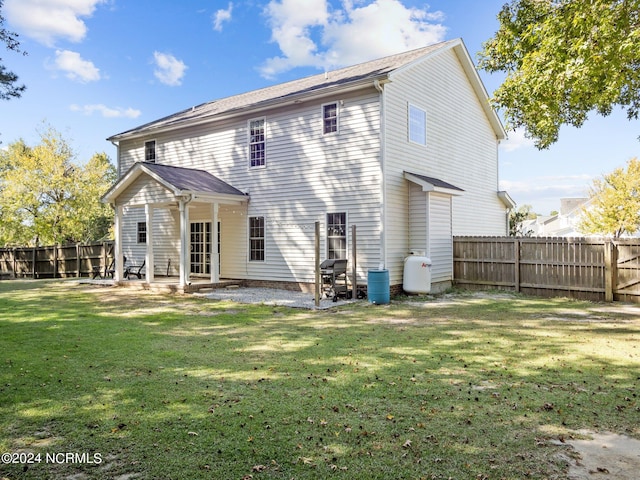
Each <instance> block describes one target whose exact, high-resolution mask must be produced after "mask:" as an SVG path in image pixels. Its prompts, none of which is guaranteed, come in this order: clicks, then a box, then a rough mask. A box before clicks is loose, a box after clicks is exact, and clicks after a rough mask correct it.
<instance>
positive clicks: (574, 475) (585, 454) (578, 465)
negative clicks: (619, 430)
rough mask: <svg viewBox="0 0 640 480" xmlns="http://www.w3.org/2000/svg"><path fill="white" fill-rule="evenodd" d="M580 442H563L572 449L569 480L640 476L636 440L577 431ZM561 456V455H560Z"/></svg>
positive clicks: (629, 479)
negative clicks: (581, 437)
mask: <svg viewBox="0 0 640 480" xmlns="http://www.w3.org/2000/svg"><path fill="white" fill-rule="evenodd" d="M580 433H581V436H584V437H587V438H586V439H584V440H578V439H567V440H565V445H566V444H568V445H570V446H571V447H572V448H573V452H572V455H570V458H567V457H565V458H566V460H567V461H568V463H569V476H568V477H567V478H568V479H569V480H587V479H588V480H595V479H599V478H602V479H616V480H636V479H637V478H638V477H639V475H640V440H636V439H634V438H630V437H627V436H624V435H617V434H614V433H593V432H580ZM563 456H564V455H563Z"/></svg>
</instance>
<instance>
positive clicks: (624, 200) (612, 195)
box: [578, 158, 640, 238]
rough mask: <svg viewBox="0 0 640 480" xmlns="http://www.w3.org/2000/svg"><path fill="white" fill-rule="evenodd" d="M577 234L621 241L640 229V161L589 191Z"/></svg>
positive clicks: (614, 173) (597, 181) (628, 165)
mask: <svg viewBox="0 0 640 480" xmlns="http://www.w3.org/2000/svg"><path fill="white" fill-rule="evenodd" d="M589 198H590V200H589V202H587V205H588V206H587V207H586V208H584V210H583V212H584V213H583V215H582V219H581V221H580V223H579V225H578V230H579V231H580V232H582V233H585V234H593V235H603V236H610V237H613V238H619V237H620V236H622V235H623V234H625V233H628V234H632V233H634V232H636V231H637V230H638V228H640V161H639V160H638V159H637V158H632V159H631V160H629V161H628V162H627V168H626V169H624V168H622V167H620V168H617V169H615V170H614V171H613V172H611V173H609V174H606V175H603V176H602V178H601V179H599V178H596V179H595V180H594V181H593V185H592V187H591V188H590V190H589Z"/></svg>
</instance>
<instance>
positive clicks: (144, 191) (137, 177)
mask: <svg viewBox="0 0 640 480" xmlns="http://www.w3.org/2000/svg"><path fill="white" fill-rule="evenodd" d="M103 201H104V202H108V203H110V204H111V205H113V207H114V209H115V232H114V233H115V249H114V257H115V268H114V282H115V283H116V284H127V285H130V286H134V285H138V286H140V287H142V288H145V287H144V286H146V288H151V287H152V286H154V285H155V286H159V287H163V288H172V289H173V291H181V292H185V291H194V290H195V289H196V288H197V287H196V285H199V286H200V288H212V287H213V286H216V285H219V284H221V282H220V255H219V254H218V252H219V250H218V248H219V247H218V245H219V241H220V210H221V209H227V210H228V209H230V208H232V209H234V210H233V213H235V210H236V209H237V210H238V213H239V214H240V215H242V214H243V213H244V212H246V205H247V203H248V201H249V197H248V195H246V194H244V193H243V192H241V191H240V190H238V189H236V188H235V187H233V186H231V185H229V184H228V183H226V182H224V181H222V180H220V179H219V178H217V177H215V176H214V175H211V174H210V173H208V172H206V171H204V170H197V169H191V168H181V167H172V166H167V165H161V164H156V163H149V162H139V163H136V164H134V165H133V166H132V167H131V168H130V169H129V171H127V172H126V173H125V174H124V175H123V176H122V177H121V178H120V179H119V180H118V182H117V183H116V184H114V185H113V187H112V188H111V189H110V190H109V191H108V192H107V193H106V194H105V195H104V197H103ZM125 259H126V263H125ZM176 260H177V261H176ZM194 260H195V261H197V263H194ZM132 264H136V265H142V264H144V268H143V269H142V270H141V275H142V278H141V280H143V281H139V280H138V279H136V280H127V279H125V278H124V272H125V268H126V266H127V265H129V266H130V265H132ZM176 264H177V265H176ZM233 283H236V284H237V282H233ZM170 285H172V287H169V286H170Z"/></svg>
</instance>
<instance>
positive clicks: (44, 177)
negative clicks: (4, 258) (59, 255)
mask: <svg viewBox="0 0 640 480" xmlns="http://www.w3.org/2000/svg"><path fill="white" fill-rule="evenodd" d="M40 140H41V141H40V144H38V145H36V146H35V147H30V146H28V145H26V144H25V143H24V141H22V140H19V141H17V142H14V143H12V144H10V145H9V147H8V148H7V149H6V150H4V151H0V245H39V244H63V243H70V242H87V241H92V240H98V239H100V238H102V237H104V236H106V235H107V234H108V233H109V229H110V226H111V224H112V221H113V211H112V209H111V207H109V206H108V205H104V204H102V203H101V202H100V197H101V195H103V194H104V193H105V192H106V190H107V189H108V188H109V186H110V185H111V183H112V182H113V181H114V180H115V178H116V171H115V167H114V166H113V165H111V163H110V162H109V158H108V157H107V155H106V154H104V153H101V154H96V155H94V156H93V157H92V158H91V159H90V160H89V161H88V162H87V163H86V164H85V165H84V166H80V165H76V164H74V163H73V162H72V159H73V158H74V154H73V151H72V150H71V147H70V146H69V144H68V142H67V141H66V140H65V139H64V138H62V136H61V135H60V134H59V133H58V132H57V131H56V130H54V129H53V128H50V127H49V128H48V129H47V130H46V131H45V132H44V133H42V134H41V137H40Z"/></svg>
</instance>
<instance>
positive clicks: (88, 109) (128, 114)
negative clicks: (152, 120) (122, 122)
mask: <svg viewBox="0 0 640 480" xmlns="http://www.w3.org/2000/svg"><path fill="white" fill-rule="evenodd" d="M69 108H70V109H71V111H73V112H81V113H83V114H85V115H93V113H94V112H98V113H99V114H101V115H102V116H103V117H104V118H123V117H124V118H138V117H139V116H140V114H141V113H142V112H141V111H140V110H135V109H133V108H131V107H129V108H120V107H116V108H111V107H107V106H106V105H103V104H101V103H100V104H94V105H82V106H80V105H75V104H74V105H71V107H69Z"/></svg>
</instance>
